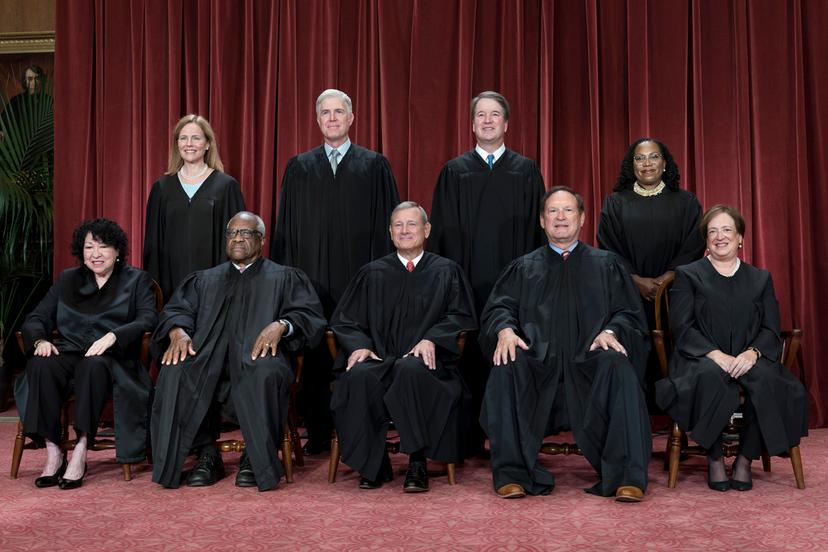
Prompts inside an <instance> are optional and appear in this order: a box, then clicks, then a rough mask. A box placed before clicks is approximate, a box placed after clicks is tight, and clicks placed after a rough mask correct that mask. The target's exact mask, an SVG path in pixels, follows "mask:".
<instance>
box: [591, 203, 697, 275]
mask: <svg viewBox="0 0 828 552" xmlns="http://www.w3.org/2000/svg"><path fill="white" fill-rule="evenodd" d="M701 214H702V209H701V205H699V200H698V199H696V196H695V195H694V194H693V193H692V192H689V191H687V190H681V189H678V190H675V189H671V188H669V187H667V188H664V191H662V192H661V193H660V194H658V195H656V196H650V197H644V196H640V195H638V194H637V193H635V192H634V191H633V190H623V191H620V192H613V193H612V194H610V195H609V196H607V198H606V199H605V200H604V207H603V209H602V210H601V217H600V219H599V221H598V234H597V239H598V246H599V247H600V248H601V249H607V250H609V251H612V252H613V253H616V254H617V255H618V256H619V257H620V258H621V262H623V263H624V266H625V267H626V269H627V270H628V271H629V273H630V274H635V275H637V276H643V277H645V278H655V277H656V276H661V275H662V274H664V273H665V272H666V271H667V270H675V269H676V267H677V266H681V265H684V264H687V263H691V262H693V261H695V260H696V259H698V258H700V257H701V256H702V253H703V252H704V239H703V238H702V235H701V233H700V232H699V220H700V218H701Z"/></svg>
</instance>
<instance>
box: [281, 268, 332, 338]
mask: <svg viewBox="0 0 828 552" xmlns="http://www.w3.org/2000/svg"><path fill="white" fill-rule="evenodd" d="M285 278H287V281H286V282H285V284H284V287H283V289H284V290H285V293H284V296H283V297H282V302H281V308H280V311H279V318H284V319H286V320H288V321H289V322H290V323H291V325H292V326H293V333H292V334H291V335H290V337H287V338H285V344H286V346H287V348H288V349H289V350H291V351H298V350H300V349H303V348H305V347H316V345H317V344H318V343H319V340H320V339H321V338H322V333H323V332H324V331H325V326H326V325H327V321H326V320H325V318H324V316H323V314H322V304H321V303H320V302H319V297H318V296H317V295H316V291H314V289H313V285H312V284H311V281H310V279H309V278H308V277H307V276H306V275H305V273H304V272H302V271H301V270H299V269H293V268H292V269H289V270H287V271H286V273H285Z"/></svg>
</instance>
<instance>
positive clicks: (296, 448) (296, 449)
mask: <svg viewBox="0 0 828 552" xmlns="http://www.w3.org/2000/svg"><path fill="white" fill-rule="evenodd" d="M288 428H290V442H291V445H292V447H293V457H294V458H295V459H296V465H297V466H299V467H300V468H301V467H303V466H304V465H305V454H304V453H303V452H302V439H301V438H300V437H299V431H298V430H297V429H296V424H295V423H293V421H292V420H291V419H290V417H288Z"/></svg>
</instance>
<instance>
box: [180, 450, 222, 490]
mask: <svg viewBox="0 0 828 552" xmlns="http://www.w3.org/2000/svg"><path fill="white" fill-rule="evenodd" d="M222 477H224V462H222V461H221V454H218V453H217V452H207V453H204V452H202V453H201V455H199V457H198V460H197V461H196V464H195V466H194V467H193V471H191V472H190V475H189V477H187V486H188V487H209V486H210V485H213V484H215V483H216V481H218V480H219V479H221V478H222Z"/></svg>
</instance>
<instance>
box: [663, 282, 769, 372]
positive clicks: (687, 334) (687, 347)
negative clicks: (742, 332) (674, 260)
mask: <svg viewBox="0 0 828 552" xmlns="http://www.w3.org/2000/svg"><path fill="white" fill-rule="evenodd" d="M697 324H698V322H697V320H696V293H695V289H694V286H693V284H692V282H691V280H690V278H689V277H688V276H687V275H686V274H685V273H684V271H683V270H681V269H679V270H677V271H676V279H675V281H674V282H673V287H672V288H671V289H670V328H671V329H672V332H673V339H674V340H675V343H676V348H677V350H678V351H679V352H681V353H682V354H684V355H685V356H688V357H690V358H700V357H703V356H705V355H706V354H707V353H709V352H710V351H713V350H716V349H718V347H717V346H716V344H715V343H713V342H712V341H710V340H709V339H708V338H707V337H705V335H704V334H703V333H702V332H701V330H700V329H699V328H698V327H697ZM759 350H760V351H761V349H759Z"/></svg>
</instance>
